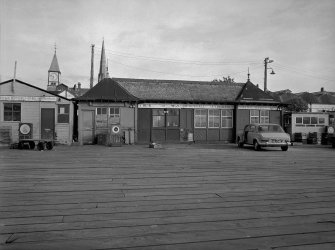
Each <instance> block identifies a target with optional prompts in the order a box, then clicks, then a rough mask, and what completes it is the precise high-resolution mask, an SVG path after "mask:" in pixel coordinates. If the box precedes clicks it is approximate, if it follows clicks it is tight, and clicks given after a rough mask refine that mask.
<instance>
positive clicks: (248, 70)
mask: <svg viewBox="0 0 335 250" xmlns="http://www.w3.org/2000/svg"><path fill="white" fill-rule="evenodd" d="M248 82H250V73H249V67H248Z"/></svg>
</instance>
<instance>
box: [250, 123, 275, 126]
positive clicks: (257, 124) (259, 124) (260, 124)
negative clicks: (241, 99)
mask: <svg viewBox="0 0 335 250" xmlns="http://www.w3.org/2000/svg"><path fill="white" fill-rule="evenodd" d="M248 125H255V126H263V125H277V126H280V125H279V124H276V123H250V124H248Z"/></svg>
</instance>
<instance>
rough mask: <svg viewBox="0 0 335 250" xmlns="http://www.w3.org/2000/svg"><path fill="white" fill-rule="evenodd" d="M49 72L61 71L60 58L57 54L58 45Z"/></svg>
mask: <svg viewBox="0 0 335 250" xmlns="http://www.w3.org/2000/svg"><path fill="white" fill-rule="evenodd" d="M48 72H58V73H60V69H59V65H58V60H57V54H56V46H55V54H54V57H53V59H52V62H51V65H50V68H49V70H48Z"/></svg>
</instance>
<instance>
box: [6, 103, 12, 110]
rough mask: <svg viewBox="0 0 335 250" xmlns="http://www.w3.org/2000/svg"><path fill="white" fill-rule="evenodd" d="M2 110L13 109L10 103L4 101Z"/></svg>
mask: <svg viewBox="0 0 335 250" xmlns="http://www.w3.org/2000/svg"><path fill="white" fill-rule="evenodd" d="M4 110H5V112H12V110H13V105H12V103H4Z"/></svg>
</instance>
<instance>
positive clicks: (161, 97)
mask: <svg viewBox="0 0 335 250" xmlns="http://www.w3.org/2000/svg"><path fill="white" fill-rule="evenodd" d="M113 80H114V81H116V82H117V83H118V84H119V85H120V86H122V87H123V88H124V89H126V90H127V91H128V92H129V93H130V94H132V95H133V96H136V97H137V98H139V99H140V100H145V101H184V102H185V101H189V102H216V103H222V102H232V101H234V100H235V99H236V97H237V96H238V94H239V93H240V91H241V90H242V87H243V86H244V84H243V83H223V82H204V81H183V80H180V81H179V80H153V79H129V78H113Z"/></svg>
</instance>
